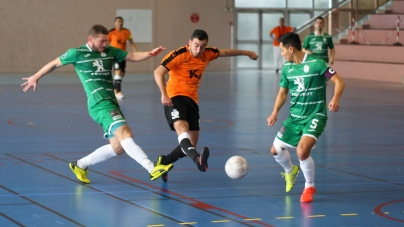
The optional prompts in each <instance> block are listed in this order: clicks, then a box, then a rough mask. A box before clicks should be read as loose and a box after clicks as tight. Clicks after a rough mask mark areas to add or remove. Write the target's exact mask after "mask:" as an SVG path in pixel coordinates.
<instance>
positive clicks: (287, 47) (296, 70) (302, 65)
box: [267, 32, 345, 203]
mask: <svg viewBox="0 0 404 227" xmlns="http://www.w3.org/2000/svg"><path fill="white" fill-rule="evenodd" d="M279 42H280V45H279V47H280V49H281V55H282V57H284V58H285V60H286V63H285V64H284V66H283V68H282V73H281V80H280V84H279V85H280V89H279V93H278V95H277V97H276V100H275V104H274V108H273V111H272V114H271V115H270V116H269V117H268V119H267V121H268V126H273V125H274V124H275V122H276V120H277V118H278V113H279V110H280V109H281V107H282V106H283V105H284V104H285V102H286V99H287V95H288V93H290V106H289V111H290V113H289V116H288V117H287V119H286V120H285V121H284V122H283V126H282V127H281V129H280V130H279V132H278V133H277V135H276V137H275V140H274V142H273V145H272V147H271V153H272V155H273V156H274V158H275V160H276V161H277V162H278V163H279V164H280V165H281V166H282V167H283V168H284V169H285V172H284V173H282V175H283V177H284V178H285V181H286V192H290V191H291V190H292V188H293V186H294V183H295V180H296V177H297V175H298V173H299V172H300V170H302V172H303V175H304V178H305V180H306V183H305V188H304V190H303V194H302V196H301V198H300V202H306V203H308V202H311V201H312V200H313V195H314V194H315V193H316V187H315V184H314V161H313V159H312V157H311V156H310V152H311V149H312V148H314V146H315V144H316V142H317V139H318V138H319V137H320V135H321V134H322V132H323V131H324V128H325V126H326V123H327V103H326V102H327V100H326V86H327V82H328V81H331V82H333V83H334V84H335V87H334V96H333V97H332V99H331V101H330V102H329V104H328V110H329V111H333V112H337V111H338V109H339V99H340V97H341V95H342V92H343V90H344V86H345V83H344V81H343V80H342V79H341V77H340V76H339V75H338V74H337V73H336V72H335V71H334V70H333V69H331V68H330V67H328V65H327V63H326V62H325V61H324V60H322V59H320V58H318V57H317V56H314V55H310V54H306V53H304V52H303V51H302V47H301V41H300V38H299V36H298V35H297V34H296V33H293V32H291V33H286V34H285V35H283V36H281V37H280V39H279ZM287 147H292V148H296V153H297V156H298V158H299V161H300V167H299V166H296V165H293V164H292V161H291V158H290V154H289V151H288V150H287Z"/></svg>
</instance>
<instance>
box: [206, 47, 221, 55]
mask: <svg viewBox="0 0 404 227" xmlns="http://www.w3.org/2000/svg"><path fill="white" fill-rule="evenodd" d="M205 51H207V52H211V53H215V54H218V53H219V49H217V48H216V47H206V48H205Z"/></svg>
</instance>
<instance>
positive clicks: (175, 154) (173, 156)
mask: <svg viewBox="0 0 404 227" xmlns="http://www.w3.org/2000/svg"><path fill="white" fill-rule="evenodd" d="M185 156H187V155H186V154H184V152H182V149H181V146H180V145H178V146H177V147H176V148H174V150H173V151H171V153H170V154H168V155H166V156H163V161H162V164H163V165H168V164H171V163H174V162H176V161H178V160H179V159H181V158H183V157H185Z"/></svg>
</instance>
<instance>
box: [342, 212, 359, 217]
mask: <svg viewBox="0 0 404 227" xmlns="http://www.w3.org/2000/svg"><path fill="white" fill-rule="evenodd" d="M341 216H358V214H355V213H352V214H341Z"/></svg>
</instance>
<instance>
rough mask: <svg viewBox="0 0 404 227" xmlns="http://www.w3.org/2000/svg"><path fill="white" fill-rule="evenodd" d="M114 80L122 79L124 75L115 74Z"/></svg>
mask: <svg viewBox="0 0 404 227" xmlns="http://www.w3.org/2000/svg"><path fill="white" fill-rule="evenodd" d="M114 80H122V77H121V76H120V75H115V76H114Z"/></svg>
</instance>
